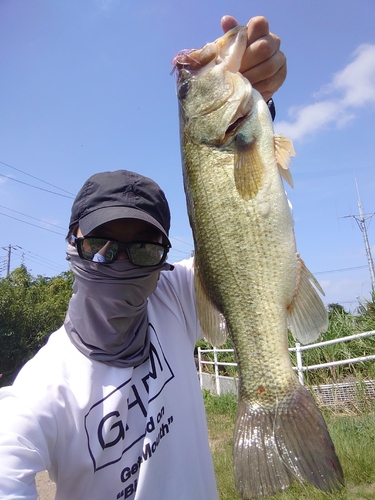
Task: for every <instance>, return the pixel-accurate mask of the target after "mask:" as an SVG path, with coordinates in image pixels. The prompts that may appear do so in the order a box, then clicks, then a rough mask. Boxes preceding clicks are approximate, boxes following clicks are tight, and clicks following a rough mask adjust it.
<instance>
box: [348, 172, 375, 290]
mask: <svg viewBox="0 0 375 500" xmlns="http://www.w3.org/2000/svg"><path fill="white" fill-rule="evenodd" d="M354 180H355V185H356V188H357V195H358V211H359V215H345V216H344V217H341V218H342V219H345V218H347V217H353V219H355V220H356V222H357V224H358V227H359V229H360V230H361V231H362V234H363V240H364V242H365V248H366V255H367V262H368V267H369V269H370V277H371V286H372V290H373V291H374V290H375V271H374V261H373V260H372V255H371V247H370V243H369V241H368V236H367V221H371V219H372V217H373V215H375V213H374V212H373V213H371V214H364V213H363V210H362V203H361V198H360V196H359V189H358V184H357V179H356V177H355V176H354Z"/></svg>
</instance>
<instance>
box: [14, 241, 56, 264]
mask: <svg viewBox="0 0 375 500" xmlns="http://www.w3.org/2000/svg"><path fill="white" fill-rule="evenodd" d="M15 250H16V251H18V252H20V251H21V250H22V254H23V255H24V256H25V253H27V254H30V255H31V256H33V257H36V258H37V259H39V260H41V261H42V263H43V264H45V263H46V262H47V263H49V264H52V265H54V266H57V267H58V268H59V269H61V265H60V264H58V263H57V262H54V261H53V260H50V259H46V258H45V257H42V256H40V255H38V254H36V253H34V252H30V250H26V249H24V248H22V247H20V246H19V245H17V248H15ZM34 262H35V261H34Z"/></svg>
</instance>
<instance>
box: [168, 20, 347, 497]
mask: <svg viewBox="0 0 375 500" xmlns="http://www.w3.org/2000/svg"><path fill="white" fill-rule="evenodd" d="M246 30H247V29H246V27H236V28H234V29H233V30H231V31H230V32H228V33H227V34H225V35H224V36H222V37H221V38H219V39H218V40H216V41H215V42H213V43H209V44H207V45H206V46H205V47H203V48H202V49H200V50H187V51H186V50H185V51H182V52H181V53H180V54H178V55H177V56H176V58H175V59H174V68H175V70H176V71H177V94H178V100H179V111H180V128H181V151H182V162H183V176H184V188H185V193H186V200H187V207H188V213H189V219H190V224H191V227H192V230H193V236H194V244H195V283H196V292H197V307H198V314H199V319H200V323H201V326H202V329H203V331H204V333H205V336H206V338H208V339H209V340H211V341H212V342H213V343H214V344H217V343H218V338H217V335H216V334H217V333H220V331H221V330H222V328H221V326H222V325H221V323H222V320H221V318H222V317H224V318H225V322H226V325H227V327H228V331H229V334H230V336H231V339H232V341H233V344H234V349H235V353H236V358H237V361H238V369H239V379H240V384H239V401H238V410H237V415H236V421H235V429H234V443H233V458H234V473H235V483H236V487H237V490H238V491H239V493H240V495H241V496H242V498H260V497H266V496H269V495H273V494H275V493H277V492H278V491H283V490H285V489H286V488H287V487H288V486H289V485H290V484H291V482H292V481H293V478H296V479H297V480H298V481H301V482H302V481H308V482H310V483H312V484H314V485H315V486H316V487H318V488H320V489H322V490H324V491H333V490H335V489H337V488H339V487H340V486H341V485H342V484H343V473H342V469H341V466H340V463H339V460H338V458H337V456H336V453H335V450H334V445H333V443H332V441H331V438H330V436H329V433H328V430H327V427H326V424H325V421H324V419H323V417H322V415H321V413H320V411H319V410H318V408H317V407H316V405H315V402H314V399H313V397H312V396H311V394H310V393H309V391H308V390H306V389H305V388H304V387H303V386H302V385H300V384H299V381H298V379H297V377H296V375H295V373H294V371H293V369H292V364H291V360H290V356H289V352H288V342H287V328H288V327H289V328H290V329H291V331H292V332H293V334H294V336H295V337H296V338H297V339H299V340H300V341H301V342H302V343H308V342H311V341H313V340H315V339H316V338H317V337H318V336H319V334H320V333H321V332H322V331H325V330H326V328H327V323H328V322H327V312H326V309H325V307H324V305H323V303H322V301H321V299H320V297H319V294H318V293H317V290H319V291H321V293H323V292H322V290H321V288H320V286H319V283H318V282H317V281H316V280H315V278H314V277H313V275H312V274H311V273H310V272H309V271H308V269H307V268H306V266H305V264H304V262H303V261H302V259H301V258H300V256H299V254H298V253H297V250H296V243H295V236H294V230H293V220H292V216H291V211H290V208H289V206H288V200H287V198H286V194H285V190H284V186H283V182H282V180H281V177H280V174H281V175H282V176H283V177H284V178H285V179H286V180H287V181H288V182H289V183H290V184H292V178H291V174H290V171H289V170H288V161H289V158H290V155H293V154H294V149H293V145H292V143H291V141H289V140H288V139H285V138H283V137H282V136H274V133H273V126H272V119H271V116H270V113H269V110H268V107H267V104H266V103H265V102H264V100H263V99H262V97H261V95H260V94H259V93H258V92H257V91H256V90H255V89H253V88H252V87H251V85H250V83H249V82H248V80H247V79H245V78H244V77H243V76H242V75H241V74H240V72H239V68H240V62H241V59H242V56H243V54H244V51H245V49H246V44H247V31H246ZM212 306H213V307H212Z"/></svg>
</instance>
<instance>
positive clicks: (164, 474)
mask: <svg viewBox="0 0 375 500" xmlns="http://www.w3.org/2000/svg"><path fill="white" fill-rule="evenodd" d="M235 24H236V21H235V20H234V19H233V18H232V17H230V16H226V17H225V18H223V20H222V26H223V29H224V31H227V30H228V29H230V28H231V27H233V26H234V25H235ZM248 26H249V29H248V35H249V47H248V49H247V52H246V54H245V57H244V60H243V64H242V71H243V72H244V74H245V75H246V76H247V77H248V78H249V79H250V81H251V82H252V83H253V84H254V86H255V87H256V88H257V89H258V90H259V91H260V92H261V93H262V95H263V96H264V98H265V99H266V100H269V99H270V98H271V97H272V94H273V92H274V91H275V90H277V88H278V87H279V86H280V85H281V84H282V82H283V81H284V79H285V74H286V66H285V57H284V55H283V54H282V53H281V52H280V50H279V45H280V41H279V39H278V38H277V37H276V36H275V35H272V34H270V33H269V31H268V24H267V21H266V20H265V19H264V18H254V19H252V20H250V22H249V25H248ZM169 226H170V214H169V207H168V203H167V200H166V199H165V196H164V193H163V191H162V190H161V189H160V187H159V186H158V185H157V184H156V183H155V182H153V181H152V180H151V179H148V178H145V177H143V176H141V175H138V174H136V173H133V172H129V171H127V170H120V171H116V172H104V173H101V174H95V175H93V176H92V177H90V179H88V180H87V181H86V183H85V184H84V186H83V187H82V189H81V190H80V192H79V193H78V195H77V197H76V199H75V201H74V203H73V207H72V214H71V219H70V224H69V234H68V249H67V258H68V260H69V262H70V265H71V268H72V270H73V272H74V276H75V283H74V287H73V296H72V299H71V301H70V303H69V308H68V312H67V316H66V319H65V322H64V325H63V326H62V327H61V328H60V330H58V331H57V332H55V333H53V334H52V335H51V336H50V338H49V340H48V343H47V344H46V346H44V347H43V348H42V349H41V350H40V351H39V352H38V353H37V355H36V356H35V357H34V358H33V359H32V360H31V361H30V362H29V363H27V364H26V365H25V367H24V368H23V369H22V370H21V372H20V374H19V375H18V377H17V379H16V380H15V382H14V384H13V386H12V387H9V388H4V389H2V390H1V391H0V498H17V499H36V498H37V494H36V489H35V481H34V479H35V474H36V473H37V472H38V471H42V470H45V469H48V470H49V471H50V475H51V477H52V479H53V480H54V481H56V484H57V495H56V498H57V499H69V500H74V499H77V500H84V499H97V500H115V499H122V498H124V499H125V498H131V499H136V500H151V499H160V500H175V499H176V498H179V499H180V500H213V499H217V498H218V494H217V490H216V484H215V477H214V472H213V466H212V460H211V454H210V449H209V446H208V438H207V429H206V420H205V413H204V406H203V401H202V397H201V394H200V388H199V383H198V379H197V374H196V369H195V363H194V358H193V351H194V346H195V343H196V341H197V340H198V339H199V338H200V337H201V331H200V328H199V324H198V320H197V315H196V312H195V297H194V286H193V279H192V270H191V261H190V260H189V261H184V262H182V263H179V264H176V265H175V266H172V265H171V264H168V263H167V262H166V259H167V254H168V250H169V248H170V246H171V245H170V241H169V237H168V232H169Z"/></svg>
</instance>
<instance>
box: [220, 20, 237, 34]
mask: <svg viewBox="0 0 375 500" xmlns="http://www.w3.org/2000/svg"><path fill="white" fill-rule="evenodd" d="M237 25H238V22H237V21H236V19H235V18H234V17H232V16H223V17H222V18H221V28H222V30H223V31H224V33H226V32H227V31H229V30H231V29H232V28H235V27H236V26H237Z"/></svg>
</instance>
